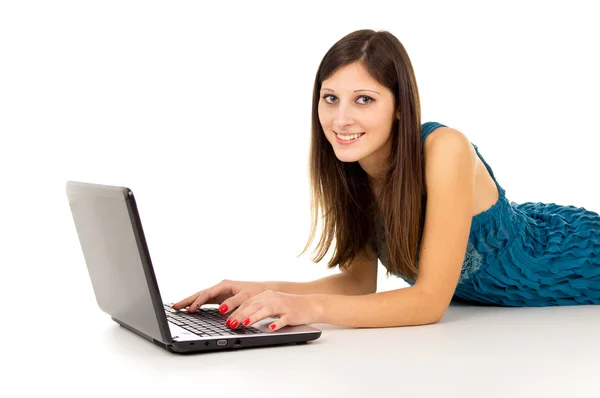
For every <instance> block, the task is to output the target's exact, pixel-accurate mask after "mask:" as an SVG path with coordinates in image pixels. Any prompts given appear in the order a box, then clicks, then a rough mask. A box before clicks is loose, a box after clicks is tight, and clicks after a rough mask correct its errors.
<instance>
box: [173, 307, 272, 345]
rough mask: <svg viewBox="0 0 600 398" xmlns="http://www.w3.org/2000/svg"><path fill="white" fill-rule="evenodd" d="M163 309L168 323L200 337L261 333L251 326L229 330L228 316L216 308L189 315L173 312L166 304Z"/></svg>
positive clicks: (200, 310)
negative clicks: (226, 323)
mask: <svg viewBox="0 0 600 398" xmlns="http://www.w3.org/2000/svg"><path fill="white" fill-rule="evenodd" d="M164 307H165V313H166V315H167V320H168V321H169V322H171V323H173V324H175V325H177V326H179V327H181V328H183V329H185V330H187V331H189V332H192V333H194V334H196V335H198V336H201V337H210V336H236V335H240V334H257V333H263V332H262V331H260V330H258V329H256V328H254V327H252V326H240V327H237V328H235V329H231V328H230V327H229V326H227V325H225V322H226V321H227V318H228V315H225V314H221V313H220V312H219V310H218V309H216V308H200V309H199V310H198V311H197V312H193V313H191V314H190V313H188V312H187V311H179V310H175V309H173V308H171V306H169V305H167V304H165V305H164Z"/></svg>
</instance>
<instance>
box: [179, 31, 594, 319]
mask: <svg viewBox="0 0 600 398" xmlns="http://www.w3.org/2000/svg"><path fill="white" fill-rule="evenodd" d="M310 177H311V184H312V201H311V207H312V211H313V212H312V215H313V224H312V229H311V233H310V237H309V241H308V243H307V245H306V247H305V248H304V251H303V252H302V253H304V252H306V250H307V248H308V247H309V246H310V243H311V242H312V241H313V239H314V236H315V229H316V225H317V221H318V219H319V211H321V212H322V222H323V235H322V236H321V239H320V241H319V245H318V254H317V256H316V257H315V258H314V259H313V260H315V261H317V262H318V261H320V260H321V259H322V258H323V257H324V256H325V254H326V253H327V251H328V250H329V248H330V246H331V244H332V241H333V240H334V239H335V247H334V255H333V257H332V259H331V261H330V262H329V264H328V267H329V268H333V267H335V266H339V268H340V270H341V272H340V273H339V274H335V275H331V276H328V277H326V278H323V279H319V280H316V281H313V282H305V283H294V282H241V281H232V280H224V281H222V282H221V283H219V284H217V285H215V286H212V287H210V288H208V289H205V290H202V291H200V292H198V293H196V294H194V295H192V296H190V297H188V298H186V299H184V300H182V301H180V302H178V303H176V304H175V305H173V308H175V309H181V308H185V307H188V311H196V310H198V308H199V307H200V306H201V305H203V304H205V303H209V304H221V307H220V311H221V312H222V313H229V312H231V314H230V315H229V319H228V321H227V323H228V325H229V326H230V327H233V328H236V327H243V326H247V325H251V324H253V323H255V322H257V321H260V320H262V319H264V318H266V317H269V316H273V317H279V319H278V320H277V321H276V322H274V323H273V324H272V325H271V328H272V329H273V330H276V329H278V328H281V327H283V326H286V325H298V324H311V323H330V324H337V325H343V326H349V327H386V326H404V325H423V324H430V323H435V322H437V321H439V320H440V319H441V318H442V317H443V315H444V313H445V311H446V310H447V308H448V306H449V304H450V301H451V299H452V298H453V297H457V298H461V299H463V300H467V301H471V302H478V303H483V304H491V305H501V306H552V305H576V304H600V255H599V254H600V216H599V215H598V214H597V213H594V212H592V211H588V210H586V209H584V208H576V207H573V206H560V205H556V204H543V203H531V202H527V203H523V204H517V203H515V202H512V201H509V200H508V199H507V198H506V196H505V191H504V189H502V187H501V186H500V185H499V184H498V182H497V181H496V178H495V176H494V173H493V171H492V169H491V168H490V166H489V165H488V164H487V163H486V161H485V160H484V158H483V157H482V156H481V154H480V153H479V150H478V147H477V146H476V145H474V144H472V143H471V142H470V141H469V139H468V138H467V137H466V136H465V135H464V134H462V133H461V132H460V131H458V130H456V129H454V128H451V127H447V126H445V125H443V124H440V123H437V122H427V123H424V124H421V110H420V103H419V93H418V89H417V83H416V80H415V75H414V72H413V69H412V65H411V62H410V60H409V57H408V55H407V53H406V51H405V49H404V47H403V46H402V44H401V43H400V42H399V41H398V39H397V38H396V37H394V36H393V35H392V34H390V33H389V32H386V31H379V32H375V31H372V30H359V31H356V32H353V33H350V34H349V35H347V36H345V37H343V38H342V39H341V40H340V41H338V42H337V43H336V44H335V45H334V46H333V47H331V49H330V50H329V51H328V52H327V54H325V57H324V58H323V60H322V61H321V64H320V65H319V68H318V70H317V75H316V79H315V84H314V92H313V104H312V136H311V149H310ZM302 253H301V254H302ZM378 258H379V259H380V260H381V262H382V264H383V265H384V266H385V267H386V268H387V273H388V275H390V274H394V275H397V276H400V277H402V278H403V279H404V280H405V281H407V282H408V283H409V285H410V286H409V287H407V288H403V289H398V290H393V291H387V292H381V293H375V292H376V287H377V286H376V281H377V259H378Z"/></svg>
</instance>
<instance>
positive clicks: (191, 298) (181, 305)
mask: <svg viewBox="0 0 600 398" xmlns="http://www.w3.org/2000/svg"><path fill="white" fill-rule="evenodd" d="M202 292H203V290H201V291H199V292H198V293H194V294H192V295H191V296H189V297H187V298H184V299H183V300H181V301H178V302H177V303H175V304H173V305H172V306H171V307H172V308H173V309H175V310H179V309H181V308H184V307H187V306H188V305H190V304H192V303H193V302H194V300H196V298H198V296H199V295H200V294H202Z"/></svg>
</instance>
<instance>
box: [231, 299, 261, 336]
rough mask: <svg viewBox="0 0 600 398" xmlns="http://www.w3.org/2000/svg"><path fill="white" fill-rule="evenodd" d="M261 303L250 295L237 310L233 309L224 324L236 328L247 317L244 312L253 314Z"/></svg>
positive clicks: (259, 307)
mask: <svg viewBox="0 0 600 398" xmlns="http://www.w3.org/2000/svg"><path fill="white" fill-rule="evenodd" d="M261 308H262V305H261V304H259V303H258V302H257V300H256V297H252V298H250V299H248V300H246V301H244V302H243V303H242V304H241V305H240V306H239V307H238V309H237V310H235V311H234V312H233V313H232V314H231V315H230V316H229V318H227V322H225V325H227V326H229V327H232V328H234V329H235V328H236V327H238V326H240V325H241V324H242V322H243V321H244V320H245V319H246V318H247V315H246V314H253V313H255V312H257V311H258V310H260V309H261ZM236 322H237V323H236Z"/></svg>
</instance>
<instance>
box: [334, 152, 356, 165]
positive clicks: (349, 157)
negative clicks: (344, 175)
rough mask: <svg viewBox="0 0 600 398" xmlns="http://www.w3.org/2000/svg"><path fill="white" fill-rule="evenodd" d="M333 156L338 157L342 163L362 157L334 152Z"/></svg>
mask: <svg viewBox="0 0 600 398" xmlns="http://www.w3.org/2000/svg"><path fill="white" fill-rule="evenodd" d="M335 157H336V158H338V160H339V161H340V162H344V163H351V162H358V161H359V160H360V159H362V157H360V156H358V155H353V154H350V153H341V154H340V153H336V154H335Z"/></svg>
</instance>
